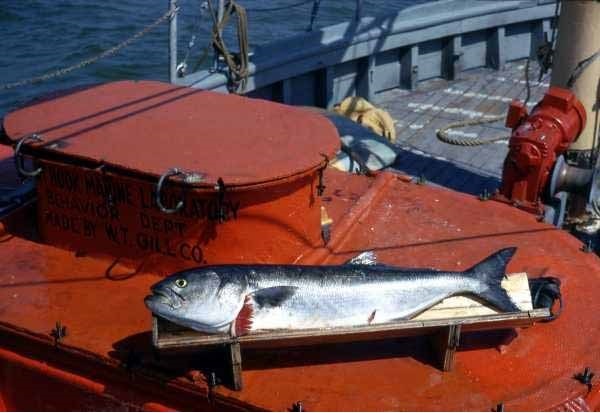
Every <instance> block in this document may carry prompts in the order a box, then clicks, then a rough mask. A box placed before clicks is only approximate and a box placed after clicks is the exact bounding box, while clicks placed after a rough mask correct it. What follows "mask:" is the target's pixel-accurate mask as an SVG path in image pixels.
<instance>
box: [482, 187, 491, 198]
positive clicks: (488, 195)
mask: <svg viewBox="0 0 600 413" xmlns="http://www.w3.org/2000/svg"><path fill="white" fill-rule="evenodd" d="M491 196H492V195H491V194H490V192H489V191H488V190H487V188H483V192H482V193H481V194H479V200H480V201H489V199H490V198H491Z"/></svg>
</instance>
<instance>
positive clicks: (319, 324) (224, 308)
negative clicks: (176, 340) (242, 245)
mask: <svg viewBox="0 0 600 413" xmlns="http://www.w3.org/2000/svg"><path fill="white" fill-rule="evenodd" d="M515 251H516V248H505V249H502V250H499V251H497V252H496V253H494V254H492V255H491V256H489V257H488V258H486V259H484V260H483V261H481V262H480V263H478V264H476V265H475V266H473V267H472V268H470V269H468V270H467V271H464V272H452V271H438V270H433V269H423V268H400V267H394V266H389V265H381V264H378V263H376V262H373V259H372V258H373V255H372V253H363V254H361V255H359V256H358V257H356V258H354V259H353V260H351V261H349V262H348V263H347V264H344V265H331V266H307V265H218V266H207V267H202V268H197V269H190V270H186V271H181V272H178V273H175V274H173V275H172V276H170V277H168V278H166V279H164V280H163V281H161V282H159V283H157V284H155V285H154V286H152V288H151V289H152V293H153V294H152V295H149V296H148V297H146V299H145V303H146V306H147V307H148V308H149V309H150V310H151V311H152V312H153V313H154V314H155V315H158V316H160V317H163V318H165V319H167V320H169V321H171V322H173V323H176V324H179V325H182V326H186V327H188V328H191V329H194V330H198V331H202V332H206V333H221V332H230V333H232V334H236V335H243V334H246V333H248V332H250V331H259V330H279V329H290V330H295V329H311V328H330V327H342V326H358V325H367V324H379V323H385V322H390V321H394V320H403V319H409V318H411V317H413V316H415V315H417V314H418V313H420V312H422V311H424V310H426V309H428V308H430V307H432V306H433V305H435V304H437V303H439V302H440V301H442V300H443V299H445V298H447V297H450V296H456V295H473V296H476V297H479V298H481V299H482V300H484V301H485V302H487V303H489V304H491V305H492V306H494V307H496V308H497V309H498V310H500V311H503V312H512V311H519V308H518V307H517V306H516V305H515V303H514V302H513V301H512V300H511V298H510V297H509V296H508V294H507V293H506V291H505V290H504V289H503V288H502V287H501V286H500V283H501V282H502V279H503V277H504V276H505V270H506V265H507V263H508V261H510V259H511V258H512V256H513V255H514V253H515Z"/></svg>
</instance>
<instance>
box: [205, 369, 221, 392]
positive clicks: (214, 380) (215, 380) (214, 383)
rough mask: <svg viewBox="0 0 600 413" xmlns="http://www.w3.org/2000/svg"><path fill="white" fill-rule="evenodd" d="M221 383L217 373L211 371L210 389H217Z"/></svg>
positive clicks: (209, 378)
mask: <svg viewBox="0 0 600 413" xmlns="http://www.w3.org/2000/svg"><path fill="white" fill-rule="evenodd" d="M219 383H220V380H219V378H218V377H217V373H215V372H214V371H211V372H210V374H209V375H208V387H209V388H211V389H212V388H214V387H217V386H218V385H219Z"/></svg>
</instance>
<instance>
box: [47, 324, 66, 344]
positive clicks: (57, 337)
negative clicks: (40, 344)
mask: <svg viewBox="0 0 600 413" xmlns="http://www.w3.org/2000/svg"><path fill="white" fill-rule="evenodd" d="M50 336H52V337H53V338H54V345H55V346H57V345H58V343H59V342H60V341H61V340H62V339H63V338H65V337H66V336H67V327H66V326H63V325H62V324H61V323H60V321H57V322H56V324H55V326H54V328H53V329H52V331H51V332H50Z"/></svg>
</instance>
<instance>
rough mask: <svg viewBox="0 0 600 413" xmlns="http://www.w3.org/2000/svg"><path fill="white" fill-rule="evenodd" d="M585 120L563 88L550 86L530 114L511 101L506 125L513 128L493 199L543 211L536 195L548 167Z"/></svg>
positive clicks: (549, 169)
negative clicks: (497, 190)
mask: <svg viewBox="0 0 600 413" xmlns="http://www.w3.org/2000/svg"><path fill="white" fill-rule="evenodd" d="M585 121H586V115H585V109H584V107H583V105H582V104H581V102H580V101H579V100H578V99H577V97H576V96H575V95H574V94H573V93H571V92H570V91H569V90H567V89H562V88H559V87H550V89H549V90H548V92H547V93H546V95H544V98H543V99H542V100H541V101H540V103H538V104H537V106H536V107H535V108H534V109H533V111H532V113H531V114H528V113H527V108H526V106H525V104H524V103H523V102H520V101H516V100H514V101H512V103H511V104H510V107H509V109H508V115H507V117H506V126H507V127H509V128H511V129H512V130H513V131H512V135H511V137H510V141H509V148H510V149H509V152H508V155H507V156H506V160H505V161H504V169H503V173H502V185H501V187H500V190H499V193H498V194H497V195H496V199H498V200H500V201H504V202H508V203H512V204H514V205H515V206H517V207H519V208H521V209H524V210H526V211H529V212H532V213H537V214H541V213H543V204H542V202H541V200H540V198H541V196H542V194H543V191H544V188H545V187H546V182H547V181H548V178H549V176H550V174H551V172H552V167H553V166H554V163H555V162H556V159H557V157H558V156H559V155H560V154H561V153H563V152H564V151H565V150H566V149H567V148H568V147H569V145H570V144H571V142H573V141H574V140H575V139H576V138H577V137H578V136H579V134H580V133H581V131H582V130H583V128H584V126H585Z"/></svg>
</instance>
